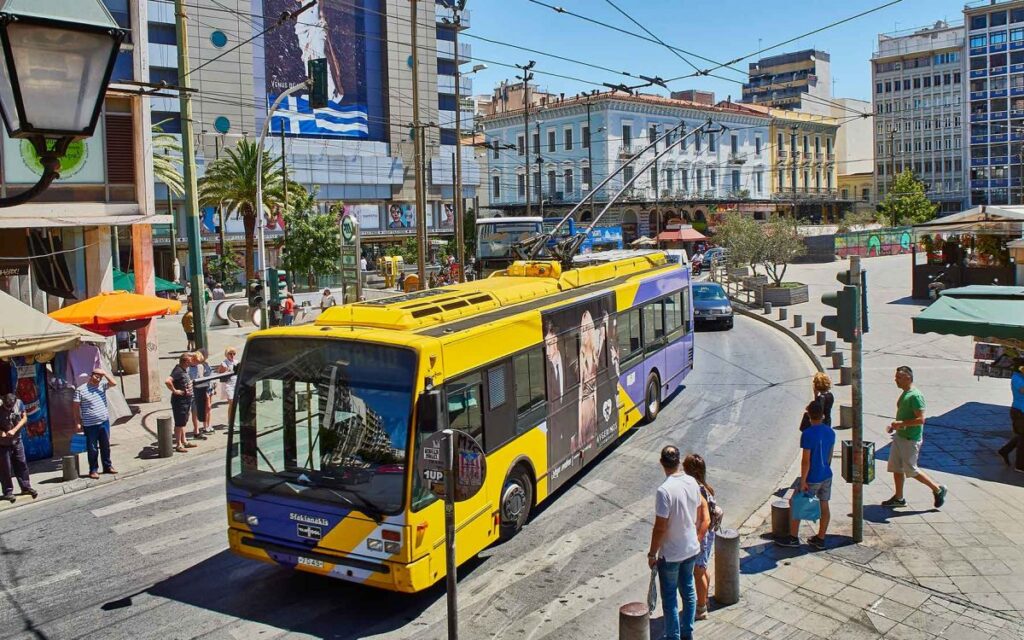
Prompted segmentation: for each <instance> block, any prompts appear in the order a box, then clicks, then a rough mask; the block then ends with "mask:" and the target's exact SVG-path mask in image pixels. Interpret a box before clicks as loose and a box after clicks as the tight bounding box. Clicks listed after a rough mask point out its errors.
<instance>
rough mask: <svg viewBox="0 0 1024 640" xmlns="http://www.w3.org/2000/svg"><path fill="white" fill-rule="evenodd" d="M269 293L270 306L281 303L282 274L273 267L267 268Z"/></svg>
mask: <svg viewBox="0 0 1024 640" xmlns="http://www.w3.org/2000/svg"><path fill="white" fill-rule="evenodd" d="M267 291H268V292H269V293H270V296H269V302H270V304H278V303H280V302H281V273H280V272H279V271H278V270H277V269H275V268H273V267H267Z"/></svg>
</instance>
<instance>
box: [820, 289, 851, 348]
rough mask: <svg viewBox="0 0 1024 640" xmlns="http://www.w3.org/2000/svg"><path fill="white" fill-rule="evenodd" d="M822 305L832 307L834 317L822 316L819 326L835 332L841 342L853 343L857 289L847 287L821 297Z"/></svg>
mask: <svg viewBox="0 0 1024 640" xmlns="http://www.w3.org/2000/svg"><path fill="white" fill-rule="evenodd" d="M821 302H822V304H825V305H828V306H830V307H834V308H835V309H836V312H837V313H836V315H834V316H823V317H822V318H821V326H823V327H825V328H826V329H831V330H833V331H835V332H836V335H838V336H839V337H840V338H841V339H842V340H845V341H846V342H853V337H854V333H855V328H856V326H855V318H856V314H857V287H854V286H851V285H847V286H845V287H843V288H842V289H840V290H839V291H836V292H835V293H826V294H825V295H823V296H821Z"/></svg>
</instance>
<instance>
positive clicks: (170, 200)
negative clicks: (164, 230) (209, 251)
mask: <svg viewBox="0 0 1024 640" xmlns="http://www.w3.org/2000/svg"><path fill="white" fill-rule="evenodd" d="M167 213H168V214H169V215H170V216H171V279H172V280H174V282H175V284H177V283H178V281H179V280H180V279H181V265H179V264H178V225H177V224H176V223H175V221H174V220H175V218H177V217H178V215H177V212H176V211H175V210H174V194H173V193H172V192H171V187H170V186H168V187H167Z"/></svg>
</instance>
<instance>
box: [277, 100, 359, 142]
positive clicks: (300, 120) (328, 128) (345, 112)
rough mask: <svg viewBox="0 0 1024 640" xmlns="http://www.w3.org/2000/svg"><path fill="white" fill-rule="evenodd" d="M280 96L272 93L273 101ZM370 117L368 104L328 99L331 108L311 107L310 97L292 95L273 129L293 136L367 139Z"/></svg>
mask: <svg viewBox="0 0 1024 640" xmlns="http://www.w3.org/2000/svg"><path fill="white" fill-rule="evenodd" d="M276 98H277V96H268V100H269V102H270V103H273V101H274V100H275V99H276ZM369 121H370V119H369V116H368V115H367V110H366V105H363V104H345V105H343V104H339V103H337V102H328V103H327V108H325V109H317V110H315V111H314V110H313V109H310V108H309V100H308V98H307V97H306V96H289V97H288V98H285V100H284V102H282V103H281V106H280V107H279V108H278V110H277V111H276V112H275V113H274V117H273V119H272V121H271V123H270V125H271V128H270V130H271V132H274V131H280V130H281V125H282V123H283V124H284V127H285V131H287V132H288V133H290V134H293V135H312V136H327V137H336V138H357V139H364V140H365V139H366V138H368V137H369V133H370V132H369Z"/></svg>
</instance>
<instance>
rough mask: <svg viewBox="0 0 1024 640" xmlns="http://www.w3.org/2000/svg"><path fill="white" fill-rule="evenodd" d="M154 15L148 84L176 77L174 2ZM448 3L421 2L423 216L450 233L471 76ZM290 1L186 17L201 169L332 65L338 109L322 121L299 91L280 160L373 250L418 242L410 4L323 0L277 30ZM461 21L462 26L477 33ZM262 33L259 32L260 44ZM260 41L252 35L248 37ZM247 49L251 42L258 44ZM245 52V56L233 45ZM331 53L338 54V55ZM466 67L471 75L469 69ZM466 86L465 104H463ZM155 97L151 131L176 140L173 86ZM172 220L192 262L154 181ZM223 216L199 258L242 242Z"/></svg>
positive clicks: (285, 116) (276, 150)
mask: <svg viewBox="0 0 1024 640" xmlns="http://www.w3.org/2000/svg"><path fill="white" fill-rule="evenodd" d="M142 2H143V3H144V4H147V5H148V9H149V19H148V27H149V33H150V44H149V45H148V52H149V60H150V63H151V65H152V66H151V68H150V72H149V78H147V79H148V80H150V81H153V82H160V81H166V82H168V83H169V84H170V85H172V86H174V85H176V83H177V81H178V68H177V46H176V39H175V37H176V36H175V25H174V12H173V3H170V2H167V1H166V0H142ZM448 5H449V3H447V2H442V0H418V3H417V13H418V23H419V24H418V31H417V38H418V47H419V50H418V54H419V74H420V121H421V122H422V123H423V124H424V125H426V126H425V128H424V129H423V130H422V131H421V132H420V135H422V136H423V137H424V144H425V147H426V158H425V170H426V172H427V178H426V183H427V207H428V211H427V212H426V220H427V225H428V227H430V228H431V233H432V234H434V235H439V236H442V237H444V236H448V235H452V234H453V233H454V219H453V218H452V216H451V210H452V206H451V205H452V204H453V198H454V195H455V194H454V186H453V183H454V179H453V174H454V171H453V169H454V161H453V155H454V152H455V141H456V137H457V136H456V131H455V120H456V118H455V113H456V110H459V109H461V126H462V128H463V130H464V131H471V130H472V129H473V127H474V113H473V107H472V100H471V96H472V94H473V91H472V89H473V83H472V78H471V77H470V76H468V75H461V76H460V74H459V73H458V71H459V65H460V64H465V63H466V62H467V61H468V60H469V58H470V55H471V46H470V44H469V43H466V42H459V43H458V47H457V49H458V50H457V51H456V43H455V40H456V25H455V24H453V18H454V15H453V12H452V9H451V8H450V7H449V6H448ZM295 8H296V7H295V3H294V2H291V1H289V0H259V1H258V2H254V1H253V0H197V1H196V2H195V3H194V6H193V5H192V4H190V9H189V19H190V21H189V34H188V35H189V49H190V54H191V55H190V61H189V64H190V68H191V73H190V75H189V77H190V79H191V82H192V87H193V88H194V89H196V94H195V97H194V99H193V119H194V132H195V135H196V137H197V138H198V140H199V143H200V144H199V147H198V163H199V173H200V175H202V173H203V171H204V169H205V166H206V165H207V164H208V163H209V162H211V161H213V160H214V159H216V158H217V157H218V156H219V155H221V154H222V153H223V150H224V149H225V148H226V147H231V146H233V145H234V144H236V143H237V141H238V140H240V139H242V138H249V139H253V138H255V137H256V136H258V135H259V131H260V128H261V127H262V125H263V122H264V120H265V119H266V116H267V109H268V107H269V105H270V103H271V102H272V101H273V100H274V99H275V98H276V97H277V96H278V95H279V94H280V93H282V92H283V91H284V90H285V89H286V88H288V87H289V86H292V85H294V84H297V83H299V82H301V81H302V80H304V79H305V77H306V64H307V62H308V59H309V58H318V57H325V58H327V61H328V69H329V73H328V85H329V92H330V94H331V95H329V96H328V101H329V104H328V107H327V108H326V109H318V110H316V111H315V112H314V111H313V110H311V109H310V108H309V106H308V96H307V95H306V93H305V92H302V91H300V92H298V93H297V94H294V96H293V97H291V98H288V99H287V100H286V101H285V102H284V103H283V104H282V107H281V108H280V109H279V110H278V112H277V113H276V114H275V115H274V117H273V119H272V122H271V127H270V135H269V136H268V138H267V143H266V148H267V149H268V150H269V151H270V152H271V153H273V154H275V155H277V154H280V153H281V152H282V149H283V151H284V156H285V160H286V164H287V167H288V170H289V172H290V173H291V175H292V178H293V179H294V180H295V181H296V182H298V183H300V184H302V185H303V186H304V187H306V188H307V189H309V190H316V191H317V199H318V201H319V205H320V207H321V209H322V210H325V211H326V210H327V209H328V208H329V207H331V206H332V205H335V204H338V203H342V202H343V203H344V206H345V208H346V210H348V211H350V212H352V213H353V214H355V215H358V217H359V219H360V221H361V229H362V234H363V246H364V247H366V248H367V252H368V253H370V254H371V256H372V254H373V253H374V252H375V251H376V250H378V249H380V250H382V249H383V248H384V247H383V246H381V245H383V244H385V243H390V242H395V241H401V240H403V239H404V238H406V237H411V236H413V235H414V234H415V222H416V217H417V216H416V211H415V209H416V204H415V182H414V175H413V166H414V151H415V148H416V142H415V140H416V138H417V133H416V132H415V131H413V128H412V127H411V126H410V123H412V122H413V116H412V100H411V98H410V96H411V95H412V48H411V35H412V19H411V18H412V14H411V4H410V3H409V2H408V0H365V1H363V2H359V3H338V2H328V3H324V2H321V3H318V4H316V5H314V6H312V7H311V8H309V9H307V10H306V11H305V12H303V13H302V14H301V15H300V16H299V17H298V19H297V20H296V21H294V22H286V23H285V24H283V25H282V26H281V27H278V28H274V29H270V30H268V31H267V32H266V33H265V34H262V32H263V31H264V29H265V28H266V27H267V26H268V25H267V24H265V22H264V20H265V18H264V16H278V15H280V14H281V12H282V11H284V10H286V9H287V10H294V9H295ZM471 18H472V15H471V12H469V11H463V12H462V14H461V25H460V27H459V28H461V29H462V30H466V29H468V28H469V27H470V25H471ZM259 34H262V35H259ZM254 35H256V36H257V37H255V39H252V38H253V36H254ZM250 39H252V40H251V42H250V41H249V40H250ZM236 47H237V48H236ZM335 52H342V53H340V54H335ZM463 70H464V69H463ZM456 78H459V81H460V92H461V96H462V98H463V99H462V104H461V105H459V104H456V100H455V82H456ZM161 94H162V95H163V96H167V97H160V98H155V99H154V105H153V115H152V121H153V122H154V123H157V122H163V123H164V124H163V127H164V129H165V130H166V131H170V132H174V133H178V132H180V130H181V128H180V119H179V113H178V99H177V97H176V94H175V92H174V91H173V90H171V91H161ZM477 167H478V165H477V163H476V161H475V159H474V157H473V154H471V153H469V154H464V155H463V167H462V183H463V187H464V189H463V194H462V196H464V197H465V198H472V197H473V196H474V195H475V192H476V186H477V185H478V184H479V181H480V172H479V170H478V168H477ZM156 192H157V202H158V206H160V207H161V209H162V210H164V211H167V210H168V209H170V210H171V211H173V212H174V214H175V217H176V218H177V221H178V224H177V225H176V230H177V242H176V244H177V258H178V262H179V263H180V264H181V265H185V264H186V260H185V252H186V249H185V247H186V245H185V242H184V225H183V224H182V223H183V221H184V205H183V203H182V202H181V201H180V200H179V199H178V198H174V197H170V198H169V197H168V193H167V190H166V188H165V187H164V185H162V184H157V185H156ZM221 213H222V212H220V211H218V210H217V209H216V208H214V207H208V208H206V209H205V210H204V212H203V229H202V230H203V253H204V257H207V258H209V257H212V256H214V255H216V254H217V253H219V252H220V243H221V235H220V233H218V232H219V231H220V230H221V229H223V230H224V234H223V237H224V240H225V241H226V242H229V243H240V242H241V240H242V238H243V231H244V230H243V227H242V222H241V220H238V219H236V217H235V216H224V218H225V219H224V220H223V224H221ZM267 235H268V238H269V239H270V242H269V243H268V254H269V255H268V256H267V262H268V264H275V262H276V251H277V246H278V244H279V243H278V242H276V241H275V240H277V238H278V237H279V236H280V235H282V230H281V229H280V228H279V227H276V228H268V229H267ZM156 243H157V266H158V268H159V269H160V275H162V276H164V277H170V276H171V275H172V273H171V271H172V268H171V265H172V264H173V260H172V256H171V249H170V247H171V238H170V234H169V230H164V232H163V233H162V234H161V235H159V236H158V237H157V238H156Z"/></svg>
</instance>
